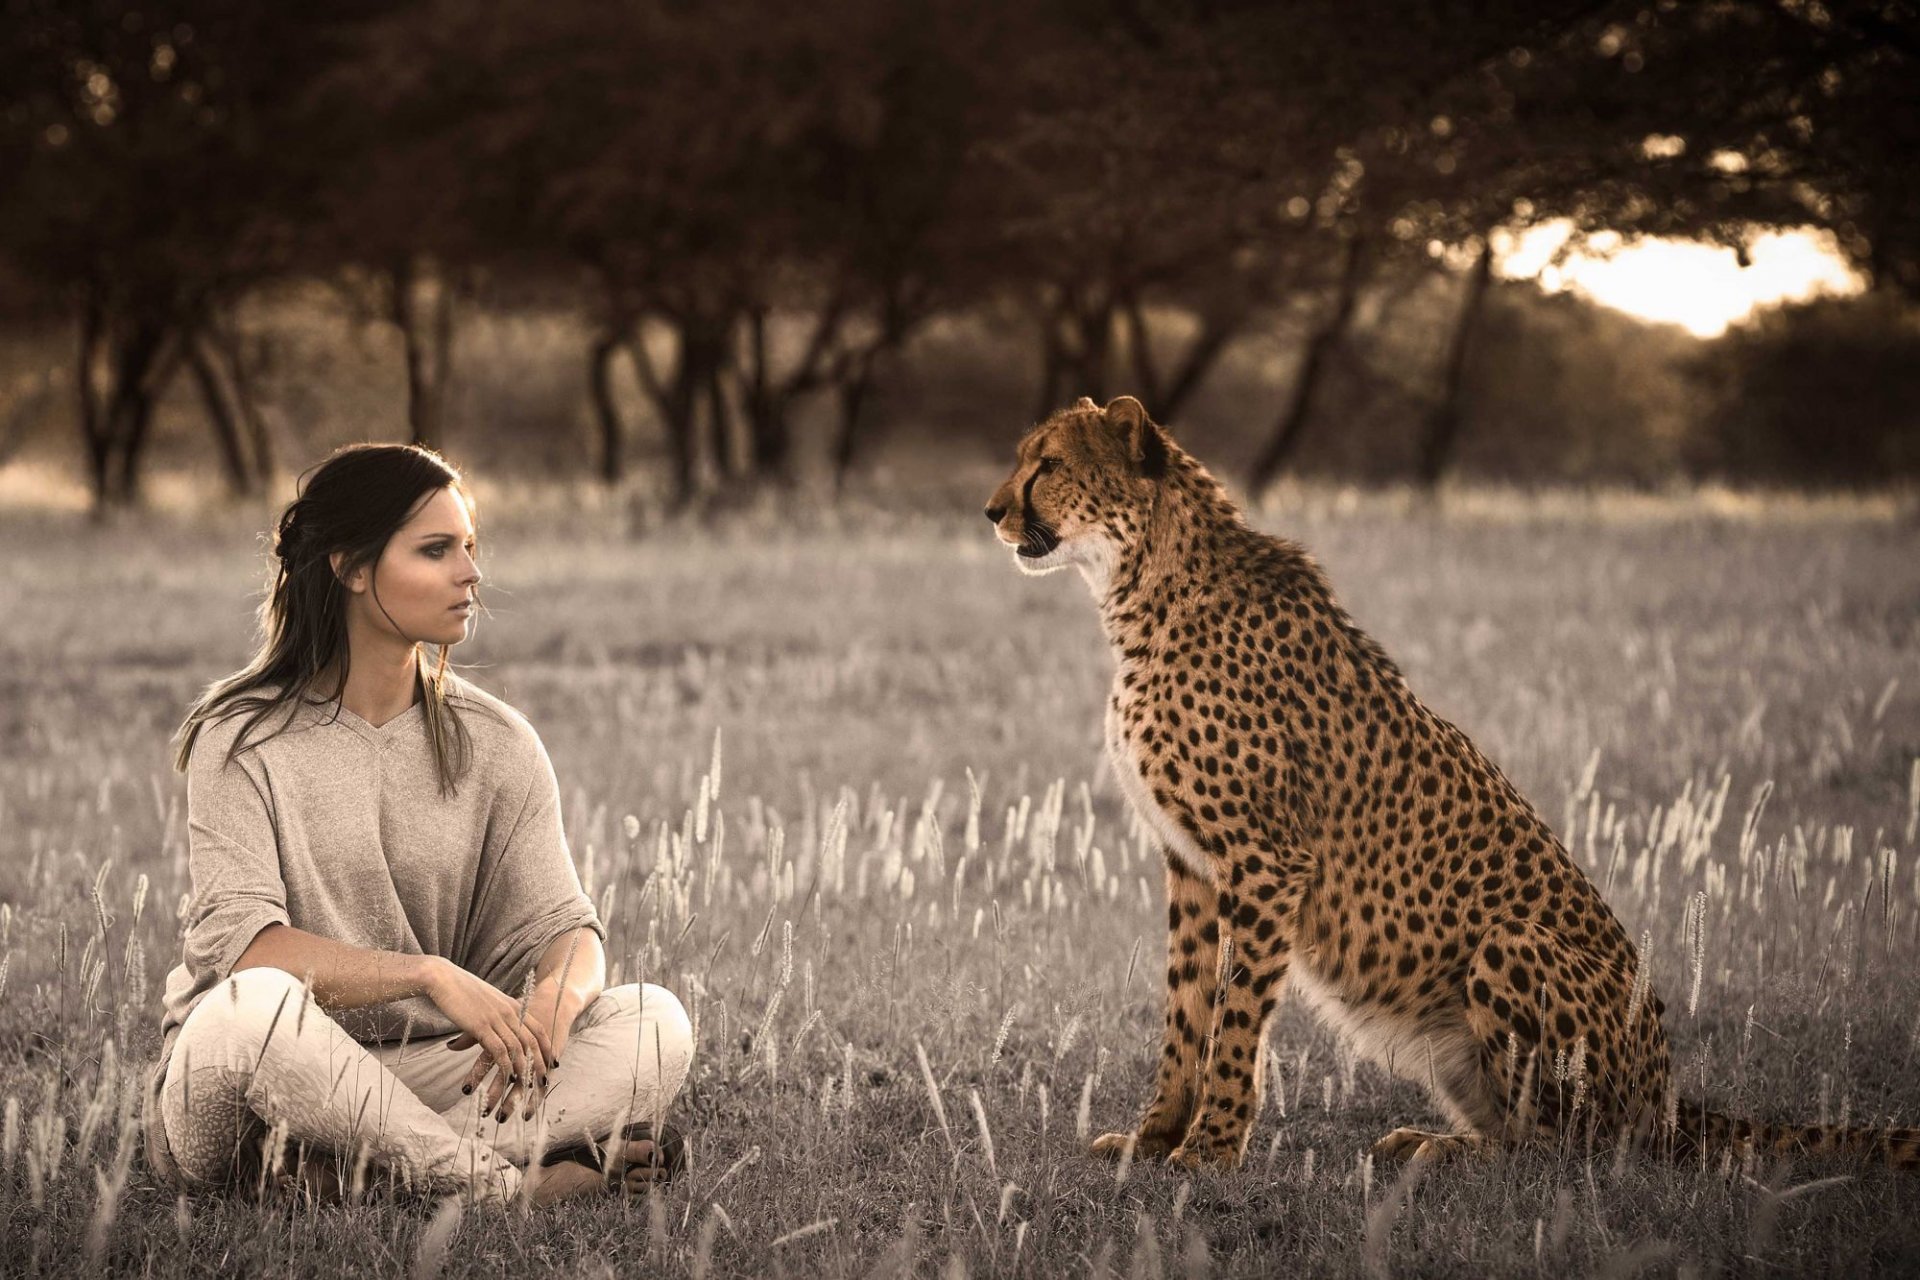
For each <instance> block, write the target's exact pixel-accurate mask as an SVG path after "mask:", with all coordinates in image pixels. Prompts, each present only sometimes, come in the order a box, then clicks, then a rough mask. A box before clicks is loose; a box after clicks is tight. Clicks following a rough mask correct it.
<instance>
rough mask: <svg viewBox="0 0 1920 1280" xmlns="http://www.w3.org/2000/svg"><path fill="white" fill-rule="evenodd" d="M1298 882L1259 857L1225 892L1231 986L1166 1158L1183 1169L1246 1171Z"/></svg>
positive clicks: (1287, 870)
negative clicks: (1188, 1114)
mask: <svg viewBox="0 0 1920 1280" xmlns="http://www.w3.org/2000/svg"><path fill="white" fill-rule="evenodd" d="M1290 872H1292V873H1291V874H1290ZM1298 883H1299V878H1298V875H1297V872H1293V869H1292V868H1288V867H1286V866H1284V865H1275V862H1274V861H1272V860H1268V859H1263V858H1260V857H1257V856H1254V857H1249V858H1248V859H1247V862H1246V864H1245V865H1243V866H1241V867H1239V868H1237V869H1236V870H1235V871H1234V873H1233V874H1232V876H1231V878H1230V880H1229V887H1228V888H1226V889H1223V890H1221V892H1220V903H1219V913H1220V920H1221V922H1222V924H1223V925H1225V926H1227V928H1226V933H1227V941H1226V943H1225V951H1226V954H1225V955H1224V956H1223V957H1222V960H1221V963H1222V966H1223V968H1224V969H1225V971H1226V978H1225V986H1224V988H1223V989H1222V990H1221V992H1220V996H1219V1010H1218V1014H1219V1016H1218V1019H1217V1021H1216V1023H1215V1028H1214V1033H1213V1042H1212V1044H1211V1046H1210V1047H1209V1052H1208V1055H1207V1057H1206V1058H1205V1060H1204V1061H1203V1063H1202V1068H1201V1077H1200V1093H1199V1097H1198V1099H1197V1101H1196V1103H1195V1106H1194V1112H1193V1119H1192V1121H1191V1122H1190V1123H1189V1124H1188V1127H1187V1132H1186V1136H1185V1138H1184V1140H1183V1141H1182V1142H1181V1143H1180V1145H1179V1147H1178V1148H1176V1149H1175V1150H1174V1151H1173V1153H1172V1154H1171V1155H1170V1156H1169V1157H1168V1158H1169V1159H1170V1160H1171V1161H1172V1163H1174V1164H1176V1165H1179V1166H1181V1167H1182V1168H1187V1169H1199V1168H1216V1169H1236V1168H1238V1167H1239V1166H1240V1161H1241V1158H1242V1156H1243V1154H1244V1153H1245V1151H1246V1146H1247V1138H1248V1136H1249V1135H1250V1134H1251V1133H1252V1132H1253V1121H1254V1117H1256V1116H1258V1115H1259V1114H1260V1094H1261V1083H1262V1072H1261V1063H1260V1052H1261V1046H1262V1045H1263V1044H1264V1043H1265V1038H1266V1028H1267V1022H1268V1020H1269V1019H1270V1018H1271V1017H1272V1016H1273V1010H1274V1006H1275V1005H1277V1004H1278V1003H1279V1002H1280V993H1281V991H1282V989H1283V987H1284V985H1285V983H1286V977H1287V964H1288V961H1289V959H1290V958H1291V956H1292V953H1293V932H1294V922H1295V920H1296V918H1297V912H1296V908H1297V905H1298V889H1297V885H1298Z"/></svg>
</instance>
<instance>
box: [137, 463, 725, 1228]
mask: <svg viewBox="0 0 1920 1280" xmlns="http://www.w3.org/2000/svg"><path fill="white" fill-rule="evenodd" d="M274 552H275V555H276V556H277V557H278V561H279V564H278V569H277V570H276V572H275V574H274V578H273V585H272V589H271V592H270V593H269V596H268V598H267V601H266V603H265V605H264V606H263V607H262V630H263V632H264V642H263V643H262V645H261V648H260V651H259V653H258V655H257V656H256V657H255V658H254V660H253V661H252V663H250V664H249V665H248V666H247V667H246V668H245V669H244V670H242V671H240V672H238V673H236V674H234V675H232V676H229V677H228V678H227V679H225V680H222V681H220V682H218V683H217V684H215V685H213V686H212V687H211V688H210V689H209V690H208V691H207V693H206V694H205V696H203V697H202V698H201V699H200V701H199V702H198V703H197V704H196V705H195V706H194V708H193V709H192V711H191V712H190V713H189V714H188V715H187V718H186V721H185V723H184V724H183V725H182V726H181V730H180V736H179V751H178V758H177V760H176V764H177V765H178V766H179V767H180V768H181V769H183V770H184V771H185V772H186V774H187V814H188V825H189V828H190V832H191V836H190V841H191V842H190V848H189V862H190V865H191V869H192V876H193V898H192V903H191V907H190V909H189V910H188V911H187V913H186V916H185V921H186V934H185V938H184V955H183V959H182V963H181V964H180V965H179V966H178V967H177V968H175V969H174V970H173V972H172V973H171V974H170V975H169V976H168V978H167V986H166V1007H165V1014H164V1017H163V1020H162V1046H161V1053H160V1063H159V1066H158V1068H157V1069H156V1071H155V1073H154V1078H153V1081H152V1094H151V1096H150V1097H149V1100H148V1102H149V1105H148V1108H147V1115H146V1120H147V1149H148V1152H149V1156H150V1159H151V1161H152V1163H153V1164H154V1166H155V1168H156V1170H158V1171H159V1172H160V1173H161V1174H162V1175H163V1176H166V1177H168V1178H170V1179H171V1180H172V1181H174V1182H175V1183H176V1184H178V1185H180V1186H182V1187H184V1188H189V1189H192V1188H205V1187H217V1186H222V1185H230V1184H233V1183H235V1182H244V1181H246V1180H247V1179H248V1178H249V1177H260V1176H262V1172H261V1171H262V1170H264V1171H274V1170H277V1169H278V1168H279V1167H280V1163H281V1160H282V1157H283V1156H285V1155H287V1154H290V1153H292V1154H305V1155H308V1156H309V1157H311V1156H316V1155H317V1156H319V1157H321V1160H322V1161H323V1162H324V1161H325V1159H326V1158H327V1157H331V1158H332V1159H333V1160H339V1161H344V1162H348V1167H349V1168H351V1169H352V1170H353V1172H352V1180H353V1181H354V1182H355V1183H356V1184H357V1183H358V1181H359V1179H360V1177H361V1176H363V1175H364V1173H365V1172H366V1165H368V1164H371V1165H373V1166H376V1168H377V1172H379V1173H381V1174H383V1175H386V1176H390V1177H392V1178H393V1179H394V1180H396V1181H397V1182H400V1183H403V1184H406V1185H409V1186H412V1187H415V1188H418V1189H421V1190H425V1191H428V1192H431V1193H437V1194H443V1193H454V1192H458V1193H462V1194H467V1195H470V1196H473V1197H475V1198H478V1199H481V1200H492V1201H499V1202H504V1201H507V1200H510V1199H512V1198H513V1197H514V1196H516V1195H522V1194H524V1195H526V1196H527V1197H528V1198H529V1199H531V1200H532V1201H534V1202H536V1203H546V1202H550V1201H553V1200H557V1199H561V1198H565V1197H568V1196H574V1195H580V1194H586V1193H590V1192H596V1191H598V1190H599V1189H600V1188H601V1187H602V1186H610V1187H611V1188H612V1189H615V1190H622V1191H624V1190H631V1189H635V1188H637V1187H640V1186H642V1185H644V1184H645V1183H646V1182H648V1181H650V1180H653V1179H654V1178H656V1177H658V1176H664V1174H665V1173H666V1172H667V1171H668V1170H669V1169H670V1168H671V1157H672V1156H673V1155H674V1154H675V1152H674V1151H673V1150H671V1149H670V1148H671V1147H672V1146H673V1145H675V1144H674V1143H673V1142H672V1141H670V1140H669V1138H668V1136H667V1132H666V1131H665V1130H664V1129H662V1128H661V1127H660V1117H661V1113H662V1112H663V1111H664V1110H665V1109H666V1107H667V1104H668V1103H669V1102H670V1101H671V1100H672V1098H673V1096H674V1094H675V1093H676V1092H677V1091H678V1090H679V1087H680V1084H681V1082H682V1081H683V1080H684V1079H685V1078H686V1073H687V1068H688V1065H689V1063H690V1061H691V1059H692V1055H693V1039H692V1034H691V1030H690V1028H689V1026H688V1023H687V1017H686V1014H685V1012H684V1011H683V1010H682V1009H681V1007H680V1004H679V1002H678V1001H677V1000H675V999H674V997H673V996H672V995H671V994H670V993H669V992H667V991H665V990H663V989H661V988H659V987H655V986H650V985H649V986H640V985H638V984H634V985H628V986H622V987H615V988H613V989H611V990H604V989H603V984H604V979H605V972H606V959H605V952H604V951H603V949H602V946H601V943H602V939H603V938H604V936H605V930H604V928H603V926H602V924H601V922H600V920H599V919H598V917H597V915H596V914H595V911H594V908H593V904H592V903H591V902H590V901H589V900H588V899H587V897H586V895H585V894H583V893H582V892H581V890H580V880H579V877H578V875H577V873H576V872H575V870H574V867H573V862H572V859H571V858H570V857H569V855H568V852H567V846H566V840H565V837H564V835H563V834H562V832H561V825H560V800H559V789H558V786H557V784H556V782H555V780H554V775H553V768H552V766H551V765H550V764H549V763H548V760H547V754H546V750H545V748H544V747H542V746H541V743H540V739H539V737H538V736H536V735H535V733H534V731H533V729H532V728H531V727H530V726H529V725H528V724H527V722H526V721H525V720H524V719H522V718H521V717H520V715H519V713H518V712H516V711H514V710H513V708H511V707H509V706H507V705H506V704H505V703H504V702H501V701H500V700H499V699H497V698H493V697H491V696H489V695H487V694H485V693H483V692H481V691H480V690H479V689H477V688H475V687H474V686H472V685H471V684H468V683H467V682H465V681H464V680H461V679H459V678H458V677H456V676H454V675H453V674H452V673H451V672H449V671H448V670H447V650H448V648H449V647H451V646H452V645H455V644H458V643H459V642H460V641H461V640H463V639H464V638H465V637H466V634H467V628H468V626H469V624H470V622H471V620H472V617H473V613H474V609H475V607H476V597H475V589H476V588H477V587H478V586H479V583H480V570H479V567H478V566H477V565H476V564H475V563H474V552H475V541H474V524H473V507H472V503H471V501H470V500H469V499H468V497H467V495H466V493H465V491H464V490H463V489H462V487H461V481H460V476H459V474H458V473H457V472H455V471H454V470H453V469H452V468H451V467H449V466H448V465H447V464H446V463H445V462H443V461H442V460H441V459H440V458H439V457H438V456H436V455H435V454H433V453H431V452H428V451H426V450H424V449H416V448H410V447H404V446H398V445H362V446H355V447H352V448H348V449H344V450H342V451H340V452H338V453H336V454H334V455H333V456H332V457H331V458H329V459H328V460H327V461H326V463H324V464H323V465H322V466H321V467H320V468H319V469H318V470H317V471H316V472H315V473H314V475H313V477H312V479H311V480H310V481H309V482H308V483H307V485H306V486H305V488H304V490H303V491H302V492H301V494H300V496H299V497H298V498H297V499H296V500H295V501H294V502H293V504H292V505H291V506H289V507H288V508H287V510H286V511H285V513H284V514H283V515H282V516H281V518H280V522H279V526H278V536H277V538H276V540H275V545H274ZM429 645H431V646H436V647H437V648H438V656H437V658H435V659H434V660H432V661H428V660H426V659H425V658H424V657H423V653H424V651H425V650H426V648H427V646H429ZM616 1133H617V1134H619V1135H620V1137H619V1138H618V1139H616V1140H613V1141H609V1138H610V1135H614V1134H616ZM656 1134H658V1135H659V1136H660V1139H661V1141H660V1142H659V1143H658V1144H656V1143H655V1142H654V1140H653V1139H654V1136H655V1135H656ZM262 1152H265V1159H266V1160H267V1164H266V1165H264V1166H261V1165H258V1164H253V1165H252V1168H253V1170H254V1172H253V1173H251V1174H250V1173H249V1172H248V1167H249V1164H250V1163H251V1162H252V1161H253V1160H256V1159H258V1158H259V1157H260V1154H261V1153H262ZM556 1155H557V1156H558V1157H560V1158H558V1159H556ZM543 1156H544V1159H543V1158H542V1157H543ZM363 1162H364V1163H363ZM316 1167H321V1166H318V1165H310V1166H309V1173H310V1174H311V1172H312V1170H313V1169H314V1168H316ZM338 1167H339V1166H338V1165H335V1166H334V1168H335V1169H337V1168H338ZM320 1180H321V1181H323V1182H325V1181H327V1180H328V1179H327V1178H326V1177H325V1176H324V1173H323V1175H322V1178H321V1179H320ZM339 1180H340V1179H339V1178H338V1176H337V1175H336V1176H334V1177H333V1178H332V1179H331V1181H332V1182H333V1184H334V1185H336V1186H337V1185H338V1182H339Z"/></svg>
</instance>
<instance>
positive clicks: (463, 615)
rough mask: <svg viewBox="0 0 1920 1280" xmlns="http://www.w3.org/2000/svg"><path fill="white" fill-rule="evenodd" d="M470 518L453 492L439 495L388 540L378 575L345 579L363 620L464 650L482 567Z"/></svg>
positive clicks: (357, 574) (464, 504)
mask: <svg viewBox="0 0 1920 1280" xmlns="http://www.w3.org/2000/svg"><path fill="white" fill-rule="evenodd" d="M474 551H475V543H474V535H473V513H472V512H471V511H469V510H468V509H467V502H466V499H465V498H464V497H462V496H461V494H460V493H459V492H458V491H457V490H455V489H452V488H446V489H440V490H437V491H436V492H435V493H434V494H433V495H432V496H431V497H429V498H427V500H426V501H424V502H423V503H421V504H420V506H419V507H417V508H415V510H414V513H413V515H412V516H410V517H409V518H408V519H407V522H406V523H405V524H403V525H401V526H400V528H399V529H398V530H397V531H395V533H394V535H393V537H391V538H389V539H388V540H387V546H386V550H384V551H382V552H381V553H380V560H379V562H378V564H377V566H375V571H374V572H372V573H369V572H368V570H367V569H366V568H364V567H363V568H360V569H357V570H355V571H354V572H353V573H352V574H350V575H349V576H348V577H347V579H346V586H347V589H348V591H350V592H352V601H351V607H352V608H353V609H354V610H355V611H356V612H358V613H360V614H361V615H362V621H364V622H365V623H366V624H368V625H369V626H372V627H373V628H375V629H376V630H379V631H382V632H385V633H386V634H388V635H394V636H397V637H399V638H400V639H402V640H406V641H409V642H413V643H424V644H459V643H460V642H461V641H462V640H464V639H466V638H467V623H468V620H469V619H471V618H472V616H473V612H474V608H475V604H474V588H475V587H477V586H479V585H480V566H478V565H477V564H475V563H474V559H473V557H474Z"/></svg>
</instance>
